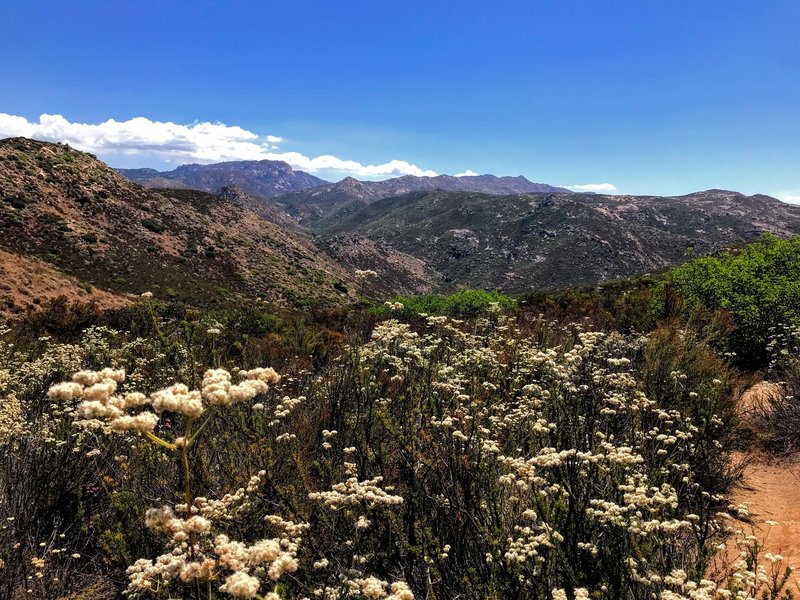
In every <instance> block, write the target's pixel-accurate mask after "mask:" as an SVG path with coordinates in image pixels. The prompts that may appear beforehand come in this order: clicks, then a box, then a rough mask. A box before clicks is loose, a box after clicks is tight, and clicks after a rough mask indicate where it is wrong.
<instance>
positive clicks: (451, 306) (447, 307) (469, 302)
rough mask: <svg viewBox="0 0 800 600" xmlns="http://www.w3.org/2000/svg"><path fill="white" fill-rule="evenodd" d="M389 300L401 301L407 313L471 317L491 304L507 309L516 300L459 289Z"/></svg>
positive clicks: (483, 291) (499, 295) (490, 306)
mask: <svg viewBox="0 0 800 600" xmlns="http://www.w3.org/2000/svg"><path fill="white" fill-rule="evenodd" d="M390 302H395V303H396V302H399V303H401V304H402V305H403V306H404V307H405V311H406V312H407V313H409V312H410V313H417V314H419V313H424V314H426V315H436V316H441V315H446V316H450V317H458V318H472V317H477V316H479V315H482V314H485V313H487V312H488V311H489V310H490V309H491V308H492V305H497V306H498V307H499V308H500V309H502V310H509V309H511V308H514V307H515V306H516V305H517V301H516V300H514V298H511V297H510V296H505V295H503V294H501V293H499V292H494V291H492V292H487V291H485V290H461V291H458V292H455V293H454V294H450V295H448V296H443V295H440V294H425V295H424V296H397V297H395V298H393V299H392V300H391V301H390Z"/></svg>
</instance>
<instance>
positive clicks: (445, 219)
mask: <svg viewBox="0 0 800 600" xmlns="http://www.w3.org/2000/svg"><path fill="white" fill-rule="evenodd" d="M314 226H315V229H316V231H317V232H318V233H319V234H321V235H322V236H324V238H325V244H326V247H327V248H328V250H329V251H330V252H331V254H332V255H333V256H334V257H336V258H337V259H339V260H340V261H341V262H343V263H345V264H347V265H349V266H350V267H352V268H362V269H364V268H369V269H374V270H375V271H377V272H378V273H379V276H380V279H381V280H382V281H385V282H401V283H403V285H402V287H403V290H404V291H414V289H410V288H413V281H414V280H415V279H418V280H419V279H421V280H423V281H421V282H420V284H419V286H418V287H417V288H416V291H427V290H428V289H431V288H433V289H438V290H445V291H447V290H453V289H458V288H462V287H474V288H487V289H499V290H502V291H505V292H524V291H527V290H531V289H542V288H557V287H563V286H573V285H587V284H588V285H590V284H594V283H597V282H601V281H607V280H611V279H618V278H623V277H629V276H633V275H639V274H643V273H648V272H654V271H658V270H661V269H663V268H665V267H667V266H670V265H674V264H678V263H681V262H683V261H685V260H686V259H687V258H688V257H691V256H698V255H704V254H709V253H713V252H715V251H718V250H720V249H721V248H724V247H727V246H730V245H732V244H738V243H741V242H744V241H749V240H754V239H756V238H758V237H759V236H760V235H761V234H762V233H764V232H771V233H774V234H776V235H779V236H789V235H797V234H798V233H800V207H796V206H791V205H787V204H784V203H782V202H780V201H778V200H775V199H774V198H770V197H767V196H744V195H742V194H738V193H736V192H727V191H722V190H709V191H705V192H698V193H694V194H690V195H687V196H680V197H655V196H638V197H637V196H601V195H588V194H524V195H521V194H516V195H510V196H502V197H498V196H489V195H486V194H476V193H453V192H443V191H435V192H417V193H413V194H408V195H404V196H399V197H396V198H389V199H384V200H381V201H377V202H373V203H372V204H369V205H367V206H361V207H360V208H358V209H354V210H351V211H339V212H338V213H335V214H334V215H331V216H329V217H327V218H324V219H320V220H318V221H317V222H316V223H315V224H314ZM367 247H369V248H372V249H373V251H372V252H371V253H367V252H365V251H364V249H365V248H367ZM387 253H402V254H403V255H407V256H409V257H410V259H409V260H413V259H416V261H415V262H414V273H413V274H409V272H408V269H406V268H404V267H403V266H402V265H401V266H399V267H398V266H397V265H396V264H394V263H390V262H388V261H386V260H385V257H386V255H387Z"/></svg>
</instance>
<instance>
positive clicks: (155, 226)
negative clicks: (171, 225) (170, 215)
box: [142, 219, 167, 233]
mask: <svg viewBox="0 0 800 600" xmlns="http://www.w3.org/2000/svg"><path fill="white" fill-rule="evenodd" d="M142 226H143V227H144V228H145V229H147V230H148V231H152V232H153V233H164V232H165V231H166V230H167V228H166V227H165V226H164V225H162V224H161V223H159V222H158V221H156V220H155V219H142Z"/></svg>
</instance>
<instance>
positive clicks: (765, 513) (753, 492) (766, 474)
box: [732, 433, 800, 568]
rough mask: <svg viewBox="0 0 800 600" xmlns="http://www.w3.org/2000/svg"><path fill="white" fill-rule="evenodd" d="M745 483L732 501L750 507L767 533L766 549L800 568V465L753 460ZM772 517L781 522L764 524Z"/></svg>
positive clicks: (746, 473) (762, 529)
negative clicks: (770, 524) (773, 524)
mask: <svg viewBox="0 0 800 600" xmlns="http://www.w3.org/2000/svg"><path fill="white" fill-rule="evenodd" d="M799 434H800V433H799ZM744 485H745V489H741V490H739V491H737V492H736V493H735V494H734V496H733V498H732V501H733V502H734V504H739V503H744V504H748V505H749V506H750V513H751V515H752V517H753V522H754V524H755V525H756V526H757V528H758V531H759V533H760V534H761V535H760V536H759V537H762V536H764V535H766V536H767V537H766V543H765V550H766V551H767V552H772V553H773V554H780V555H782V556H783V557H784V560H785V561H786V564H789V565H794V566H797V567H798V568H800V464H798V463H787V464H784V463H781V464H765V463H761V462H753V463H751V464H750V465H749V466H748V467H747V469H746V470H745V474H744ZM768 520H771V521H777V522H778V524H777V525H775V526H772V527H770V526H769V525H766V524H765V523H764V521H768Z"/></svg>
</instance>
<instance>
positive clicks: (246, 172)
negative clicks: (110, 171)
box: [117, 160, 328, 198]
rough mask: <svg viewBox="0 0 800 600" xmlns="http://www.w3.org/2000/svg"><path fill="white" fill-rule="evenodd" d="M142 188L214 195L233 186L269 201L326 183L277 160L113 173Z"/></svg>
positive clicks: (192, 165)
mask: <svg viewBox="0 0 800 600" xmlns="http://www.w3.org/2000/svg"><path fill="white" fill-rule="evenodd" d="M117 171H118V172H119V173H120V174H122V175H124V176H125V177H127V178H128V179H130V180H131V181H133V182H134V183H138V184H141V185H143V186H145V187H151V188H165V187H182V188H191V189H196V190H202V191H206V192H215V191H217V190H219V189H220V188H223V187H225V186H229V185H234V186H237V187H238V188H240V189H241V190H243V191H244V192H245V193H247V194H249V195H251V196H257V197H259V198H272V197H274V196H279V195H281V194H287V193H289V192H293V191H296V190H302V189H306V188H310V187H316V186H320V185H324V184H326V183H328V182H327V181H325V180H324V179H320V178H319V177H315V176H314V175H310V174H308V173H306V172H304V171H296V170H294V169H293V168H292V166H291V165H290V164H289V163H286V162H283V161H279V160H241V161H228V162H221V163H213V164H208V165H201V164H196V163H192V164H186V165H181V166H179V167H176V168H175V169H173V170H172V171H156V170H155V169H117Z"/></svg>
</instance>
